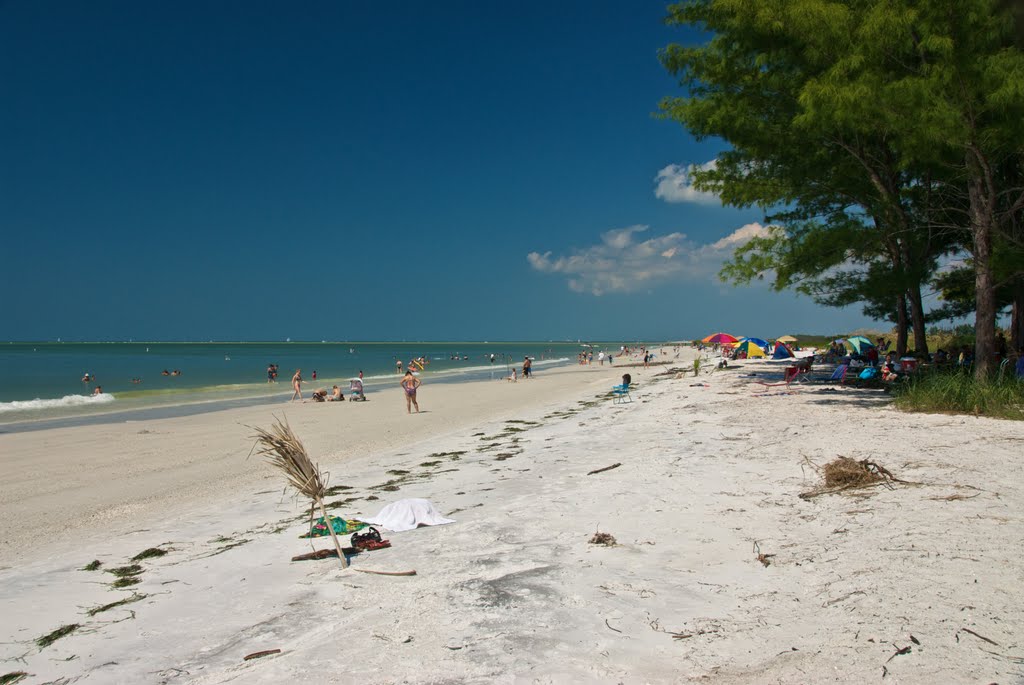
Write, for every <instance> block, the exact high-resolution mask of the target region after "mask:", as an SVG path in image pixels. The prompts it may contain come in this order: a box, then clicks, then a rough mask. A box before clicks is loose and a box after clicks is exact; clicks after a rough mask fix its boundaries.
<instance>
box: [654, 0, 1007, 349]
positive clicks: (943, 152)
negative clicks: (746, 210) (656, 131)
mask: <svg viewBox="0 0 1024 685" xmlns="http://www.w3.org/2000/svg"><path fill="white" fill-rule="evenodd" d="M667 22H668V23H669V24H670V25H679V26H691V27H695V28H699V29H702V30H704V31H706V34H707V35H708V36H709V38H708V40H707V41H706V42H705V43H704V44H700V45H685V46H684V45H670V46H668V47H666V48H665V49H664V50H663V51H662V52H661V55H660V57H661V60H662V63H663V64H664V66H665V67H666V69H667V70H668V71H669V72H670V73H671V74H673V75H674V76H676V77H678V79H679V83H680V85H681V87H682V89H683V91H684V93H685V95H684V96H682V97H674V98H666V99H664V100H663V101H662V103H661V109H662V113H663V115H664V116H665V117H666V118H668V119H672V120H674V121H678V122H679V123H680V124H682V125H683V126H684V127H685V128H686V129H687V130H688V131H689V132H690V133H691V134H692V135H694V136H695V137H697V138H698V139H701V140H703V139H709V138H718V139H721V140H724V141H726V142H727V143H728V144H729V145H730V148H731V149H729V150H727V151H726V152H723V153H721V154H719V155H718V157H717V159H716V164H715V165H711V166H708V167H704V168H700V169H696V170H694V172H693V179H694V185H695V187H696V188H698V189H700V190H706V191H711V192H714V193H716V194H717V195H718V196H719V197H720V198H721V199H722V201H723V202H724V203H725V204H727V205H733V206H737V207H751V206H757V207H761V208H763V209H765V210H766V211H775V212H777V213H776V214H775V215H774V216H769V217H768V221H772V222H774V224H775V225H776V227H777V228H775V229H774V230H773V232H772V233H771V234H769V235H768V236H765V237H763V238H759V239H756V240H754V241H751V242H750V243H748V244H747V245H745V246H743V247H741V248H740V249H739V250H738V251H737V253H736V254H735V255H734V258H733V260H732V261H731V262H730V263H728V264H726V265H725V267H724V268H723V270H722V272H721V274H720V275H721V277H722V278H723V280H726V281H730V282H734V283H746V282H749V281H751V280H754V279H757V280H761V279H766V278H771V279H772V280H773V282H772V286H773V287H774V288H775V289H795V290H797V291H798V292H801V293H804V294H806V295H808V296H810V297H812V298H814V299H815V301H817V302H819V303H821V304H826V305H831V306H847V305H849V304H852V303H856V302H861V303H863V304H864V306H865V311H866V312H868V313H869V314H870V315H871V316H875V317H882V318H889V319H891V320H894V319H895V318H896V317H895V313H896V310H897V303H898V302H901V301H902V298H904V296H906V297H907V298H908V300H909V301H910V302H911V303H912V304H913V303H917V302H920V292H921V287H922V285H923V284H925V283H927V281H928V280H929V278H930V277H931V276H932V274H933V273H934V271H935V268H936V263H937V258H938V257H940V256H942V255H944V254H950V253H955V252H960V251H964V250H966V251H968V252H970V251H972V250H975V249H977V250H980V252H979V254H981V255H983V260H982V261H977V262H975V268H976V269H977V273H978V274H980V275H979V278H982V275H984V274H986V273H987V270H988V269H989V268H990V267H991V268H993V269H994V271H995V280H1002V281H1004V282H1005V281H1007V280H1009V279H1013V278H1021V276H1020V274H1021V272H1022V271H1024V269H1022V264H1024V260H1022V259H1021V258H1020V256H1019V254H1018V253H1017V252H1016V251H1013V250H1007V249H1005V248H1003V247H1001V246H1000V243H999V241H996V245H995V250H994V252H993V255H992V257H989V256H988V254H987V251H988V248H987V247H984V246H986V245H987V244H988V242H989V240H990V236H991V235H993V234H999V233H1000V232H1002V233H1004V234H1006V235H1015V236H1016V237H1015V238H1014V239H1013V240H1010V241H1008V243H1010V244H1016V245H1020V244H1021V235H1020V229H1019V228H1016V226H1017V222H1014V221H1010V219H1009V217H1017V216H1019V214H1020V206H1021V203H1022V202H1024V195H1022V194H1021V187H1022V186H1024V182H1022V181H1021V177H1022V175H1024V172H1022V166H1021V145H1020V141H1021V140H1022V139H1024V53H1022V51H1021V49H1020V48H1021V42H1024V38H1022V36H1024V34H1020V33H1018V32H1015V29H1017V28H1019V27H1020V26H1021V25H1022V24H1024V11H1022V10H1021V9H1020V8H1018V7H1017V6H1016V5H1015V4H1014V3H1011V2H1007V1H1006V0H929V1H926V2H921V1H920V0H759V2H757V3H750V2H749V1H746V0H686V1H684V2H680V3H678V4H675V5H672V6H670V8H669V15H668V19H667ZM1014 240H1016V243H1014V242H1013V241H1014ZM979 245H981V246H982V247H978V246H979ZM1003 254H1006V255H1007V257H1006V258H1005V259H1004V257H1003V256H1002V255H1003ZM1001 260H1002V261H1001ZM1002 262H1006V263H1007V264H1009V267H1008V268H1003V267H1001V266H1000V264H1001V263H1002ZM986 278H987V277H986ZM979 282H983V283H985V281H984V280H982V281H979ZM963 301H964V300H961V302H963ZM978 301H979V302H982V303H986V307H985V310H986V311H988V305H987V303H989V302H991V301H992V300H991V293H990V292H989V287H988V286H987V285H986V290H985V292H982V293H980V294H979V300H978ZM910 314H911V316H913V317H914V322H915V331H917V332H918V333H921V332H923V327H924V323H925V320H926V319H925V317H924V316H923V315H922V312H921V311H920V310H919V309H917V308H914V307H911V311H910ZM978 316H982V313H981V311H980V310H979V313H978ZM984 316H985V317H989V318H985V321H984V324H982V323H981V319H979V326H982V325H984V327H983V328H980V329H979V330H982V331H983V333H984V335H985V336H986V338H985V339H986V340H988V337H987V336H988V335H989V331H990V330H991V328H993V323H992V321H991V318H990V312H989V313H988V314H985V315H984ZM918 342H919V344H924V340H923V339H921V340H919V341H918ZM979 344H980V338H979ZM986 344H987V343H986ZM983 347H984V345H983Z"/></svg>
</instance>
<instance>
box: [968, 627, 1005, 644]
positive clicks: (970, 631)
mask: <svg viewBox="0 0 1024 685" xmlns="http://www.w3.org/2000/svg"><path fill="white" fill-rule="evenodd" d="M960 630H962V631H964V632H965V633H970V634H971V635H973V636H974V637H976V638H978V639H979V640H984V641H985V642H987V643H989V644H990V645H995V646H996V647H998V646H999V643H998V642H995V641H994V640H989V639H988V638H987V637H985V636H984V635H978V634H977V633H976V632H974V631H973V630H971V629H970V628H961V629H960Z"/></svg>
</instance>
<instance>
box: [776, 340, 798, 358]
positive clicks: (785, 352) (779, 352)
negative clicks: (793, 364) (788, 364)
mask: <svg viewBox="0 0 1024 685" xmlns="http://www.w3.org/2000/svg"><path fill="white" fill-rule="evenodd" d="M793 356H795V355H794V354H793V350H791V349H789V348H788V347H786V345H785V344H784V343H776V344H775V352H773V353H772V359H789V358H790V357H793Z"/></svg>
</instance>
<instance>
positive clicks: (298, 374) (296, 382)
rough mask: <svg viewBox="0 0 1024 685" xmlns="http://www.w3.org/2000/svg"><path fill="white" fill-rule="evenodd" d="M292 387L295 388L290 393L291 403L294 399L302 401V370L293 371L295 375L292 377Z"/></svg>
mask: <svg viewBox="0 0 1024 685" xmlns="http://www.w3.org/2000/svg"><path fill="white" fill-rule="evenodd" d="M292 387H293V388H295V392H293V393H292V401H295V400H296V399H300V400H301V399H302V390H301V388H302V369H295V375H294V376H292Z"/></svg>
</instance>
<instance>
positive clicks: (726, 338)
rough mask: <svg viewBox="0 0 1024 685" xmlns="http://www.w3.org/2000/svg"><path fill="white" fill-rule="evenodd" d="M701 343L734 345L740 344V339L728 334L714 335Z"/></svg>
mask: <svg viewBox="0 0 1024 685" xmlns="http://www.w3.org/2000/svg"><path fill="white" fill-rule="evenodd" d="M701 342H706V343H719V344H721V343H734V342H739V338H737V337H736V336H734V335H729V334H728V333H712V334H711V335H709V336H708V337H706V338H704V339H703V340H702V341H701Z"/></svg>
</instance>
